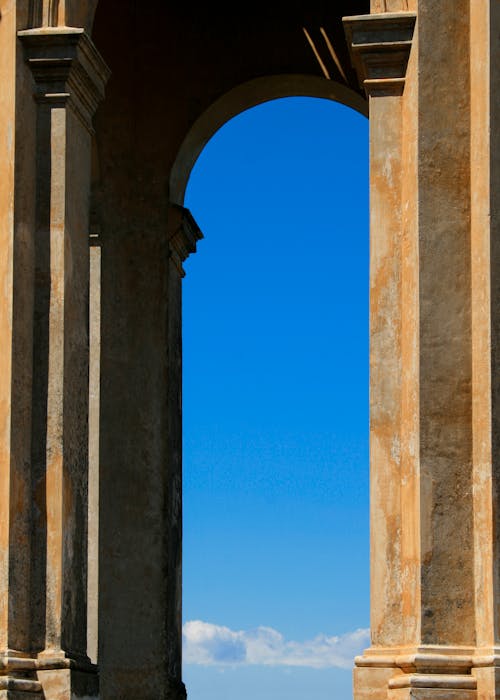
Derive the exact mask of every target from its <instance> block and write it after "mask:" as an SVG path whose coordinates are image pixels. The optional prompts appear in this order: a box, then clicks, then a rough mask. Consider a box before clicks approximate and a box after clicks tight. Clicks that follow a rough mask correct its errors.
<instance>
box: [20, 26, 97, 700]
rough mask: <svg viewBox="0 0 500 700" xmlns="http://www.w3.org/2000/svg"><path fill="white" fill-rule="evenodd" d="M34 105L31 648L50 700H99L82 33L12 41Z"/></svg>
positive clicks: (92, 80) (93, 64) (87, 95)
mask: <svg viewBox="0 0 500 700" xmlns="http://www.w3.org/2000/svg"><path fill="white" fill-rule="evenodd" d="M18 36H19V38H20V40H21V42H22V44H23V46H24V50H25V55H26V60H27V62H28V65H29V67H30V68H31V72H32V75H33V78H34V87H35V100H36V103H37V127H36V178H37V189H36V215H35V216H36V221H35V292H34V309H35V311H34V314H35V328H34V342H33V353H34V357H33V366H34V376H33V406H34V408H33V427H32V484H33V491H34V503H33V526H32V551H33V557H32V571H31V591H32V597H33V601H32V602H33V608H32V620H31V645H32V649H33V650H35V651H37V652H38V655H37V660H36V669H37V675H38V679H39V681H40V682H41V684H42V687H43V693H44V697H45V698H46V699H47V700H56V699H57V700H66V699H68V700H69V698H71V697H73V695H74V694H77V695H81V696H86V697H97V695H98V682H97V673H96V668H95V667H94V666H92V665H91V664H90V662H89V659H88V656H87V517H88V513H87V498H88V438H87V436H88V352H89V350H88V298H89V246H88V230H89V229H88V225H89V224H88V216H89V211H88V210H89V189H90V153H91V132H92V125H91V124H92V116H93V114H94V111H95V109H96V107H97V104H98V102H99V101H100V100H101V99H102V97H103V95H104V85H105V83H106V80H107V78H108V69H107V68H106V66H105V64H104V62H103V61H102V59H101V58H100V56H99V54H98V53H97V51H96V49H95V48H94V46H93V44H92V42H91V41H90V39H89V38H88V37H87V35H86V34H85V33H84V32H83V30H81V29H74V28H69V27H63V28H42V29H34V30H25V31H21V32H19V33H18Z"/></svg>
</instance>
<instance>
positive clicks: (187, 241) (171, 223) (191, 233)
mask: <svg viewBox="0 0 500 700" xmlns="http://www.w3.org/2000/svg"><path fill="white" fill-rule="evenodd" d="M167 237H168V244H169V249H170V256H171V258H172V260H173V262H174V264H175V266H176V268H177V270H178V271H179V274H180V276H181V277H184V276H185V274H186V273H185V271H184V268H183V267H182V263H183V262H184V260H186V259H187V258H188V256H189V255H190V254H191V253H196V243H197V241H200V240H201V239H202V238H203V233H202V232H201V230H200V227H199V226H198V224H197V223H196V221H195V219H194V217H193V215H192V214H191V212H190V211H189V209H187V208H186V207H183V206H181V205H180V204H174V203H172V202H171V203H170V205H169V212H168V233H167Z"/></svg>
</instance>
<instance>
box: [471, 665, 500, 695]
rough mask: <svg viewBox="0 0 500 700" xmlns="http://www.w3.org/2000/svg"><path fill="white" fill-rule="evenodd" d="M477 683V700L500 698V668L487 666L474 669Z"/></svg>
mask: <svg viewBox="0 0 500 700" xmlns="http://www.w3.org/2000/svg"><path fill="white" fill-rule="evenodd" d="M472 675H473V676H474V678H475V679H476V681H477V700H491V698H500V668H498V667H497V666H487V667H479V668H473V669H472Z"/></svg>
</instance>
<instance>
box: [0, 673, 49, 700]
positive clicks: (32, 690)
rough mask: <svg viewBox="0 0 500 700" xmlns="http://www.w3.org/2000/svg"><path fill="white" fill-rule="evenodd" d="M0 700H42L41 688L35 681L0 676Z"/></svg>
mask: <svg viewBox="0 0 500 700" xmlns="http://www.w3.org/2000/svg"><path fill="white" fill-rule="evenodd" d="M0 700H43V694H42V686H41V684H40V683H39V682H38V681H37V680H36V679H31V678H19V677H14V676H0Z"/></svg>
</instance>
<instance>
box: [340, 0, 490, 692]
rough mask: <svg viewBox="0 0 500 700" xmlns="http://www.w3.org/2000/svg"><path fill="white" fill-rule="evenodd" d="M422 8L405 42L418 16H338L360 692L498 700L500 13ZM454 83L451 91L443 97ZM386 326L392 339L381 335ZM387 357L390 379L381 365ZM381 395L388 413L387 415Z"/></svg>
mask: <svg viewBox="0 0 500 700" xmlns="http://www.w3.org/2000/svg"><path fill="white" fill-rule="evenodd" d="M417 6H418V7H417V9H418V36H417V32H416V33H415V39H414V40H413V48H412V49H411V51H409V41H410V39H411V36H408V34H405V31H406V30H405V29H404V25H405V23H406V27H407V30H408V28H409V27H410V25H411V23H412V22H414V19H411V17H412V16H411V13H401V14H399V15H396V14H391V13H386V14H383V15H372V16H370V17H366V18H351V19H349V20H348V21H347V26H348V34H349V38H350V40H351V45H352V48H351V51H352V56H353V62H354V63H355V65H356V67H357V69H358V74H359V76H360V79H361V80H362V82H363V84H364V86H365V88H366V90H367V92H368V93H369V95H370V119H371V122H372V124H371V129H372V131H371V134H372V138H371V141H372V162H371V165H372V183H371V196H372V220H371V221H372V223H371V225H372V296H374V298H372V317H371V319H372V331H371V332H372V341H371V348H372V350H371V352H372V408H371V416H372V423H371V435H372V456H371V460H372V606H373V608H374V609H373V610H372V647H371V648H370V649H369V650H367V651H366V652H365V654H364V655H363V656H362V657H360V658H358V659H357V660H356V665H357V669H356V671H355V688H356V692H355V695H356V698H377V700H378V699H379V698H380V699H382V698H386V697H389V698H390V699H391V700H401V699H402V698H409V697H420V698H425V699H426V700H428V699H430V698H444V697H446V698H455V699H460V700H462V698H463V699H466V698H484V699H486V698H494V697H497V696H498V690H497V686H498V670H497V669H498V646H497V643H498V641H497V638H498V631H497V630H498V621H497V616H498V563H497V562H498V542H497V540H498V535H497V532H498V522H497V521H498V513H497V511H498V506H497V500H498V498H497V493H498V483H497V482H498V475H497V471H498V468H497V466H496V463H495V459H496V457H495V455H496V452H497V450H496V448H495V444H496V440H497V435H496V434H497V432H498V431H497V430H496V428H495V426H496V425H497V424H498V421H497V416H496V413H497V411H496V405H497V403H498V402H497V400H496V397H497V394H498V390H497V387H496V383H497V382H496V380H495V377H496V374H497V373H496V372H495V358H496V345H497V343H496V336H497V329H496V325H498V324H497V323H496V315H497V314H495V312H494V309H495V307H496V306H497V305H495V302H494V299H495V298H496V296H497V287H498V284H497V280H496V277H497V274H496V268H497V267H498V265H497V264H496V262H497V258H498V255H497V251H496V247H495V245H496V244H495V240H496V239H497V237H496V236H494V233H493V232H494V229H495V226H496V225H497V222H496V218H495V215H494V214H493V215H492V216H490V212H494V211H495V209H494V199H493V197H492V194H491V193H492V192H493V190H494V183H495V182H496V180H495V178H497V174H498V167H497V163H496V160H495V156H494V154H495V153H496V152H497V151H498V149H496V148H495V147H494V145H493V142H494V141H495V139H497V136H496V134H497V133H498V125H497V123H496V114H495V110H496V106H495V105H496V101H495V100H494V99H493V98H492V95H494V94H495V92H494V88H493V85H494V81H495V79H496V78H495V71H494V69H493V66H494V65H495V61H494V52H495V48H494V47H495V46H496V44H495V42H494V40H493V37H494V36H496V34H495V31H496V32H498V14H499V13H498V10H497V9H496V5H495V3H490V2H488V0H485V1H484V2H479V3H476V2H473V3H469V0H459V1H458V2H451V0H440V1H439V2H429V1H428V0H420V1H419V2H418V3H417ZM495 28H496V29H495ZM497 43H498V42H497ZM408 53H409V57H408ZM407 60H409V63H408V66H407V67H406V62H407ZM405 69H406V70H405ZM405 72H406V78H405ZM452 83H455V84H460V86H461V88H460V91H459V93H455V94H454V95H453V99H450V84H452ZM395 96H396V98H397V100H398V101H399V105H400V107H401V110H402V111H401V117H402V119H401V121H400V122H399V123H400V130H399V136H398V135H397V134H396V126H395V125H396V124H397V120H398V119H399V117H398V116H396V115H397V109H398V107H397V105H396V103H395V102H394V97H395ZM391 103H392V104H391ZM391 134H392V135H393V140H392V141H391V140H390V139H391ZM398 139H400V146H399V153H400V154H401V162H400V163H399V168H398V167H395V164H394V161H395V154H397V153H398ZM384 151H385V153H384ZM391 226H392V227H393V228H392V229H391ZM398 229H399V234H398V235H399V238H400V241H401V248H399V249H398V248H391V247H390V246H388V245H387V237H388V235H389V233H390V231H391V230H392V231H393V233H394V235H396V233H397V232H398ZM392 240H394V238H392ZM398 255H399V256H400V262H399V271H398V272H397V274H396V273H395V274H393V276H392V278H391V276H390V271H391V270H394V268H395V266H397V265H398V263H397V262H395V261H394V257H395V256H396V258H397V256H398ZM374 261H375V262H377V261H378V266H377V265H375V266H374V265H373V263H374ZM378 281H381V283H382V284H381V286H379V287H377V282H378ZM374 284H375V286H374ZM391 292H393V293H394V292H396V295H394V296H392V297H391ZM397 294H399V295H400V296H399V298H400V305H399V306H398V303H397V301H396V298H397ZM387 302H389V303H387ZM374 307H375V308H374ZM377 308H378V309H381V318H382V322H380V317H379V316H378V315H377ZM398 308H399V314H400V316H399V317H398V312H397V311H396V310H397V309H398ZM391 332H392V333H393V334H394V335H395V336H396V335H398V334H399V344H396V343H394V344H393V345H392V346H389V345H388V344H386V345H385V346H384V345H382V343H381V341H382V340H383V339H384V337H387V335H388V334H389V336H390V333H391ZM391 353H393V355H392V358H393V359H391V360H390V367H389V370H388V372H389V374H388V375H385V374H384V371H385V368H383V369H382V372H381V373H378V367H379V366H380V364H381V363H383V361H384V359H385V360H387V358H388V357H391ZM395 358H400V359H401V367H402V368H403V371H402V373H401V374H400V375H398V372H397V365H396V364H395ZM390 387H394V394H387V393H386V392H387V389H388V388H390ZM398 393H399V398H398V397H397V394H398ZM391 396H393V397H394V404H391V400H390V399H391ZM398 401H399V405H400V412H399V414H397V410H396V404H397V402H398ZM391 405H394V407H395V408H394V414H393V415H394V416H397V420H394V419H392V421H388V420H387V418H388V417H389V418H390V417H391V416H390V413H389V411H388V407H390V406H391ZM381 412H382V414H383V416H384V418H385V423H384V422H381V421H380V415H381ZM398 421H399V427H398V425H397V422H398ZM389 426H392V432H391V431H390V430H389ZM379 433H380V434H381V436H382V437H380V435H379ZM384 440H385V441H386V442H385V445H386V447H385V450H383V451H382V452H381V451H380V449H379V447H380V444H382V445H383V444H384ZM389 446H390V447H391V450H389ZM391 463H392V464H393V465H394V469H393V471H392V472H391V471H390V465H391ZM388 478H393V479H394V481H393V482H392V483H391V482H390V481H388ZM396 489H399V499H400V500H399V504H400V505H399V508H400V510H399V512H398V509H397V505H396V502H397V497H395V498H393V496H392V494H393V493H394V491H395V490H396ZM384 494H385V495H386V496H387V498H385V499H384ZM386 562H387V568H386V569H385V571H384V567H386ZM395 562H396V565H395ZM377 572H379V574H380V575H377ZM386 583H387V584H389V589H387V588H386V587H385V584H386Z"/></svg>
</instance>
